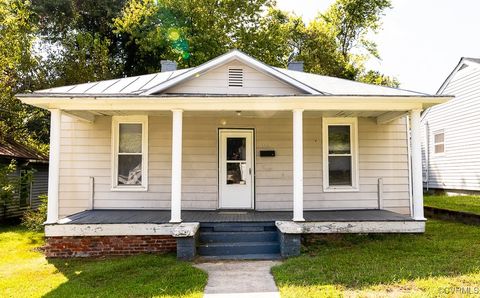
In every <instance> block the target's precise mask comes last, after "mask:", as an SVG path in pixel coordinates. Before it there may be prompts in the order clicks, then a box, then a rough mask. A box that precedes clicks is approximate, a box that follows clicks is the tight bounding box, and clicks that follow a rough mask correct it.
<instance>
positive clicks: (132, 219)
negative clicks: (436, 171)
mask: <svg viewBox="0 0 480 298" xmlns="http://www.w3.org/2000/svg"><path fill="white" fill-rule="evenodd" d="M170 215H171V213H170V211H169V210H87V211H83V212H80V213H76V214H72V215H70V216H67V217H66V218H64V219H62V220H61V221H60V222H59V223H60V224H69V225H85V224H142V223H143V224H167V223H169V221H170ZM182 217H183V221H184V222H185V223H189V222H199V223H211V222H267V221H289V220H291V219H292V212H291V211H243V210H242V211H236V210H223V211H222V210H215V211H213V210H212V211H210V210H209V211H198V210H195V211H193V210H187V211H183V212H182ZM304 217H305V221H306V222H405V221H414V219H413V218H412V217H410V216H408V215H404V214H399V213H395V212H391V211H387V210H331V211H305V212H304Z"/></svg>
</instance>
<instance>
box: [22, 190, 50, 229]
mask: <svg viewBox="0 0 480 298" xmlns="http://www.w3.org/2000/svg"><path fill="white" fill-rule="evenodd" d="M39 199H40V205H39V206H38V208H37V209H31V208H29V209H28V210H27V211H25V213H24V214H23V217H22V226H24V227H26V228H27V229H29V230H31V231H38V232H40V231H42V230H43V223H44V222H45V221H46V220H47V196H46V195H41V196H39Z"/></svg>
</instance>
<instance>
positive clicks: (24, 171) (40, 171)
mask: <svg viewBox="0 0 480 298" xmlns="http://www.w3.org/2000/svg"><path fill="white" fill-rule="evenodd" d="M12 160H15V161H16V169H15V172H14V173H12V174H11V177H12V179H18V180H17V181H19V183H18V185H17V187H16V188H17V189H16V190H15V193H14V197H13V199H12V200H9V201H8V202H3V201H0V205H1V206H0V220H5V219H7V218H14V217H20V216H22V214H23V212H25V210H27V209H28V208H33V209H35V208H38V206H39V205H40V198H39V197H40V196H41V195H46V194H47V192H48V157H47V156H46V155H44V154H42V153H40V152H38V151H37V150H35V149H32V148H30V147H27V146H25V145H23V144H20V143H19V142H16V141H13V140H9V139H0V167H5V166H7V165H8V164H10V163H11V161H12Z"/></svg>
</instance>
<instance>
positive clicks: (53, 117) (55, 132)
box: [45, 109, 62, 223]
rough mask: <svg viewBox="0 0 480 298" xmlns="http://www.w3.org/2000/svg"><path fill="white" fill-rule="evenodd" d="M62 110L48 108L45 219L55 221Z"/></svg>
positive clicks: (48, 221)
mask: <svg viewBox="0 0 480 298" xmlns="http://www.w3.org/2000/svg"><path fill="white" fill-rule="evenodd" d="M61 123H62V112H61V111H60V110H59V109H52V110H50V157H49V163H48V203H47V221H46V222H45V223H56V222H57V220H58V184H59V180H60V179H59V178H60V174H59V172H60V128H61Z"/></svg>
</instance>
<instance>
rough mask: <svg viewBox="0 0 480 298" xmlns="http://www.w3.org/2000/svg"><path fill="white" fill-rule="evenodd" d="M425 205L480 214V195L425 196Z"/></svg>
mask: <svg viewBox="0 0 480 298" xmlns="http://www.w3.org/2000/svg"><path fill="white" fill-rule="evenodd" d="M424 201H425V206H429V207H435V208H441V209H448V210H453V211H464V212H470V213H475V214H479V215H480V196H452V197H449V196H425V197H424Z"/></svg>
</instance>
